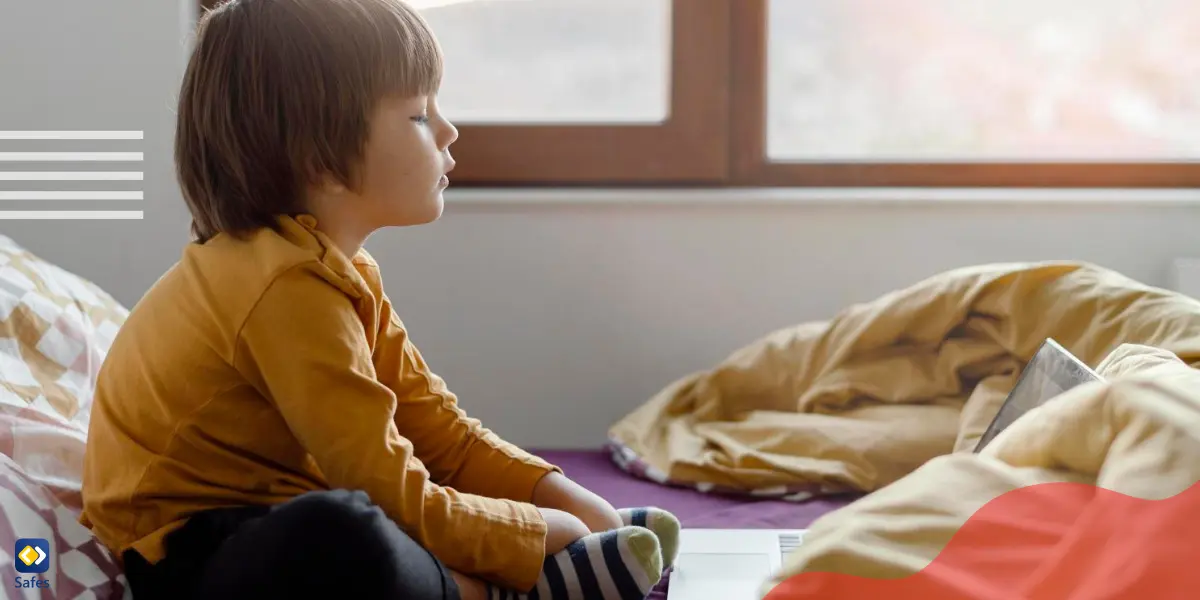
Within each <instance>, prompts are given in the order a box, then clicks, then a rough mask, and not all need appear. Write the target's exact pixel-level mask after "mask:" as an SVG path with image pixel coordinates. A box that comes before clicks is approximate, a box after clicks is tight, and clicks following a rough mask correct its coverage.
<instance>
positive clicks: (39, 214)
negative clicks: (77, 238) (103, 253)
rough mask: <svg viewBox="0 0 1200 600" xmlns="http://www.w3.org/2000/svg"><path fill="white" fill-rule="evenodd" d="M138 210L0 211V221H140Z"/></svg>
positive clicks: (140, 216) (140, 214) (140, 215)
mask: <svg viewBox="0 0 1200 600" xmlns="http://www.w3.org/2000/svg"><path fill="white" fill-rule="evenodd" d="M141 218H142V211H140V210H0V220H56V221H68V220H85V221H99V220H111V219H141Z"/></svg>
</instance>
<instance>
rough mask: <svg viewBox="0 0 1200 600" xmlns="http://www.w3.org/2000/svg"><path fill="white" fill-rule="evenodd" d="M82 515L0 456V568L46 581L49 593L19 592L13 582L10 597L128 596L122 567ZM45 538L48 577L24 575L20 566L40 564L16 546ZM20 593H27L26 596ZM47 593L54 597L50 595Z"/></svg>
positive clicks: (107, 599)
mask: <svg viewBox="0 0 1200 600" xmlns="http://www.w3.org/2000/svg"><path fill="white" fill-rule="evenodd" d="M77 515H78V513H77V512H76V511H74V510H72V509H71V508H70V507H68V506H66V505H64V504H63V503H62V502H60V501H59V500H58V499H57V498H55V496H54V495H53V494H51V493H50V492H49V491H48V490H47V489H46V488H45V487H43V486H41V485H39V484H38V483H37V482H36V481H34V480H32V479H30V478H29V477H27V476H26V475H25V473H24V472H23V471H22V470H21V468H20V467H18V466H17V465H16V463H14V462H13V461H12V459H10V458H8V457H7V456H3V455H0V569H2V570H3V572H4V573H8V574H10V577H12V576H17V577H20V578H21V579H29V578H35V579H42V580H47V581H48V582H49V585H50V589H49V590H46V589H22V590H17V589H15V586H14V584H13V581H14V580H13V579H11V578H10V579H7V580H6V581H5V583H4V588H5V589H6V590H8V591H6V592H5V597H6V598H20V597H26V598H61V599H63V600H68V599H77V600H84V599H91V600H118V599H120V598H123V597H128V585H127V584H126V581H125V576H124V575H123V574H122V572H121V567H120V566H119V565H118V564H117V562H116V561H115V560H113V557H112V554H111V553H109V552H108V549H106V548H105V547H104V546H103V545H102V544H101V543H100V542H99V540H97V539H96V538H95V537H94V536H92V533H91V532H90V531H88V530H87V528H86V527H84V526H83V525H80V524H79V522H78V520H77V518H78V517H77ZM22 538H41V539H44V540H46V541H47V542H49V551H48V552H46V558H45V560H48V561H50V564H49V565H48V568H47V570H46V572H44V573H38V574H21V573H18V572H16V562H15V561H19V560H21V559H22V556H24V557H25V558H30V559H35V560H36V558H37V555H36V554H35V553H34V552H32V551H26V552H22V549H19V548H16V542H17V540H19V539H22ZM21 592H25V593H24V595H21ZM46 592H49V593H48V594H47V593H46Z"/></svg>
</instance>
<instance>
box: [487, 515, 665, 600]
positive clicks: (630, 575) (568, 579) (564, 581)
mask: <svg viewBox="0 0 1200 600" xmlns="http://www.w3.org/2000/svg"><path fill="white" fill-rule="evenodd" d="M661 578H662V555H661V554H660V550H659V546H658V537H657V536H655V535H654V533H653V532H652V531H649V530H647V529H645V528H642V527H622V528H620V529H613V530H611V531H605V532H602V533H593V534H591V535H588V536H585V537H582V538H580V539H578V540H576V541H575V542H573V543H572V544H571V545H570V546H567V547H566V548H565V549H564V550H563V551H562V552H559V553H558V554H555V555H553V556H547V557H546V562H544V563H542V575H541V577H539V578H538V582H537V587H535V588H534V589H533V590H532V591H530V592H529V593H527V594H521V593H517V592H513V591H510V590H504V589H500V588H497V587H495V586H490V585H489V586H488V600H644V599H645V598H646V596H647V595H649V594H650V590H651V588H653V587H654V584H656V583H658V580H659V579H661Z"/></svg>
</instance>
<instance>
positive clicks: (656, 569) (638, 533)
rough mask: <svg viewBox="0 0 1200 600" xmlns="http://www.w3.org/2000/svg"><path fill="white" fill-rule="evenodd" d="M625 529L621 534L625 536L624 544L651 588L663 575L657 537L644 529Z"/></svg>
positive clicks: (660, 549) (660, 550)
mask: <svg viewBox="0 0 1200 600" xmlns="http://www.w3.org/2000/svg"><path fill="white" fill-rule="evenodd" d="M625 529H626V531H624V532H622V533H624V534H625V535H624V536H623V537H624V538H625V544H626V546H627V547H628V548H629V552H630V553H631V554H632V555H633V556H634V558H635V559H636V560H637V566H638V567H640V568H642V569H644V570H645V574H646V579H647V580H648V581H649V582H650V586H651V587H653V586H654V584H656V583H658V581H659V580H660V579H662V573H663V556H662V545H661V544H660V543H659V539H658V535H656V534H655V533H654V532H653V531H651V530H649V529H646V528H644V527H636V526H629V527H625ZM631 566H632V565H631ZM647 591H649V590H647Z"/></svg>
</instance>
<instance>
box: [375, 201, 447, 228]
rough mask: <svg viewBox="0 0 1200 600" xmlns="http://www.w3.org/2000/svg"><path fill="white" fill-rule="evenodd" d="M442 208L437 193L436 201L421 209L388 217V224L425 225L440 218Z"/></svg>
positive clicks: (391, 225) (394, 225)
mask: <svg viewBox="0 0 1200 600" xmlns="http://www.w3.org/2000/svg"><path fill="white" fill-rule="evenodd" d="M442 209H443V204H442V199H441V195H440V194H439V196H438V198H437V202H436V203H432V204H431V205H430V206H428V207H425V209H424V210H421V211H408V212H406V213H404V214H401V215H396V216H395V217H394V218H392V219H389V221H390V222H389V223H388V226H390V227H412V226H415V225H426V224H429V223H432V222H434V221H436V220H438V219H440V218H441V217H442Z"/></svg>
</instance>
